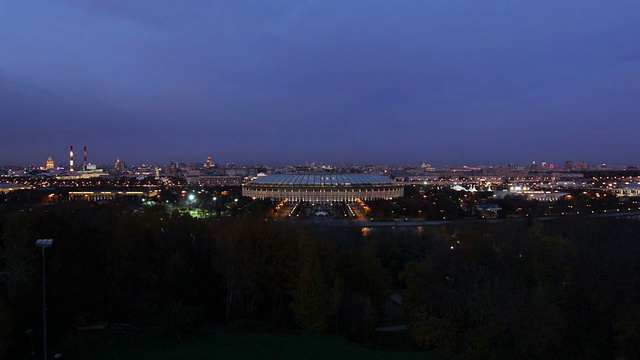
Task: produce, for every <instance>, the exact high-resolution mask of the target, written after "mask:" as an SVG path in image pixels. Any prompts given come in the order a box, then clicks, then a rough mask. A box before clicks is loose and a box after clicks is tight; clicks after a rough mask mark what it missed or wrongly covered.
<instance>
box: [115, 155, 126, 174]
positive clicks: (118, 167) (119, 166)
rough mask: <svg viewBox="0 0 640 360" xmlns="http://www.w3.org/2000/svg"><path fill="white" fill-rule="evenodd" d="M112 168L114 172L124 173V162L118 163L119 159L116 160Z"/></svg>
mask: <svg viewBox="0 0 640 360" xmlns="http://www.w3.org/2000/svg"><path fill="white" fill-rule="evenodd" d="M113 168H114V169H115V170H116V172H124V169H125V163H124V161H120V158H117V159H116V164H115V165H114V166H113Z"/></svg>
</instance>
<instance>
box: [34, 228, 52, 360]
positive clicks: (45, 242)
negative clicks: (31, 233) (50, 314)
mask: <svg viewBox="0 0 640 360" xmlns="http://www.w3.org/2000/svg"><path fill="white" fill-rule="evenodd" d="M51 244H53V239H38V240H36V246H37V247H39V248H40V249H42V319H43V322H42V324H43V325H42V326H43V330H44V333H43V335H42V338H43V339H44V340H43V343H44V351H43V353H44V360H47V278H46V276H45V275H46V271H45V261H44V249H46V248H48V247H50V246H51Z"/></svg>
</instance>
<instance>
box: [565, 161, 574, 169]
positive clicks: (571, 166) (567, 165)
mask: <svg viewBox="0 0 640 360" xmlns="http://www.w3.org/2000/svg"><path fill="white" fill-rule="evenodd" d="M575 168H576V167H575V165H574V164H573V161H572V160H567V161H565V162H564V169H565V170H567V171H571V170H574V169H575Z"/></svg>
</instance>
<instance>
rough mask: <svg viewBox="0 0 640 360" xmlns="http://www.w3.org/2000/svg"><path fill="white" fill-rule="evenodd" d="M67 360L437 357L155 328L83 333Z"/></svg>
mask: <svg viewBox="0 0 640 360" xmlns="http://www.w3.org/2000/svg"><path fill="white" fill-rule="evenodd" d="M61 352H62V354H63V358H64V359H95V360H102V359H105V360H106V359H158V360H161V359H167V360H169V359H171V360H173V359H176V360H178V359H332V360H338V359H349V360H354V359H374V360H375V359H422V360H424V359H437V357H435V356H428V355H429V353H425V352H417V351H400V350H398V351H382V350H375V349H368V348H364V347H361V346H359V345H358V344H355V343H351V342H349V341H347V340H345V339H344V338H343V337H340V336H336V335H315V334H305V335H274V334H230V333H223V332H219V331H215V330H206V331H205V330H203V331H200V332H199V333H197V334H193V335H189V336H185V337H180V338H179V337H178V336H176V335H170V334H167V333H165V332H163V331H159V330H152V331H143V332H139V333H135V334H129V335H124V334H115V333H108V332H104V333H93V334H80V335H79V336H78V337H76V338H74V339H73V341H71V342H70V343H68V344H67V345H66V346H65V347H64V348H63V349H61Z"/></svg>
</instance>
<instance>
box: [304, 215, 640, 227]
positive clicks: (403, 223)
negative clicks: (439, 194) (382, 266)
mask: <svg viewBox="0 0 640 360" xmlns="http://www.w3.org/2000/svg"><path fill="white" fill-rule="evenodd" d="M580 216H584V217H587V218H605V217H613V218H631V217H639V218H640V211H608V212H606V213H600V214H589V215H576V214H570V215H556V216H538V217H529V216H525V217H518V218H505V219H471V220H397V221H372V220H364V219H361V220H354V219H344V220H342V219H339V220H334V219H313V220H308V221H309V222H312V223H313V224H315V225H321V226H336V227H350V226H355V227H415V226H440V225H445V224H457V223H464V222H470V221H477V222H486V223H494V224H495V223H501V222H504V221H525V220H528V219H536V220H541V221H545V220H553V219H558V218H563V217H580Z"/></svg>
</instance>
